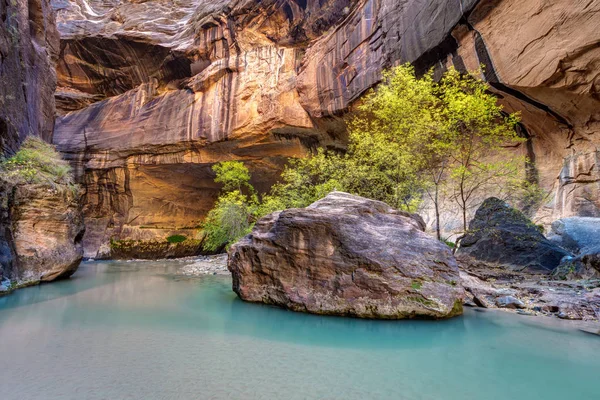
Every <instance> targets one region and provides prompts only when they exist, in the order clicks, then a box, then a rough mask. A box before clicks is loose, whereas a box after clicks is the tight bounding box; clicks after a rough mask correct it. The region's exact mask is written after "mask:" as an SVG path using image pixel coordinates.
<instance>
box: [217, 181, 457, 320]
mask: <svg viewBox="0 0 600 400" xmlns="http://www.w3.org/2000/svg"><path fill="white" fill-rule="evenodd" d="M423 229H424V224H423V221H422V219H421V218H420V217H418V216H414V215H411V214H407V213H403V212H399V211H396V210H394V209H392V208H390V207H389V206H388V205H386V204H385V203H381V202H378V201H373V200H369V199H365V198H362V197H358V196H352V195H349V194H346V193H341V192H333V193H331V194H329V195H328V196H327V197H325V198H324V199H322V200H319V201H317V202H316V203H314V204H312V205H310V206H309V207H307V208H304V209H291V210H286V211H282V212H276V213H274V214H271V215H269V216H267V217H264V218H262V219H261V220H259V221H258V223H257V224H256V226H255V228H254V229H253V231H252V233H251V234H250V235H248V236H246V237H245V238H243V239H242V240H240V241H239V242H238V243H236V244H234V245H233V246H232V247H231V249H230V250H229V263H228V268H229V270H230V271H231V272H232V275H233V290H234V291H235V292H236V293H237V294H238V296H239V297H240V298H241V299H243V300H246V301H251V302H262V303H267V304H275V305H278V306H282V307H286V308H288V309H291V310H294V311H305V312H310V313H315V314H331V315H345V316H353V317H361V318H383V319H403V318H418V317H422V318H448V317H453V316H456V315H459V314H461V313H462V288H461V287H460V284H459V276H458V268H457V265H456V261H455V260H454V257H453V256H452V253H451V252H450V249H449V248H448V247H447V246H446V245H444V244H443V243H441V242H439V241H437V240H435V239H433V238H431V237H430V236H429V235H427V234H426V233H425V232H424V231H423Z"/></svg>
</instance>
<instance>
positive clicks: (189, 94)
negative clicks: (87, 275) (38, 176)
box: [52, 0, 600, 256]
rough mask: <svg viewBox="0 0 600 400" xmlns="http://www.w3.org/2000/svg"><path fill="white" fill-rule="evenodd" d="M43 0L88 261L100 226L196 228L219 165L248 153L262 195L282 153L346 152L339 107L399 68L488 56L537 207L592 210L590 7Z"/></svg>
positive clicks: (593, 8)
mask: <svg viewBox="0 0 600 400" xmlns="http://www.w3.org/2000/svg"><path fill="white" fill-rule="evenodd" d="M52 5H53V7H54V9H55V10H56V12H57V17H56V19H57V25H58V29H59V31H60V33H61V46H60V50H61V51H60V58H59V62H58V67H57V75H58V85H59V88H58V90H57V93H56V99H57V106H58V112H59V114H61V117H59V118H58V120H57V122H56V132H55V138H54V141H55V143H56V144H57V145H58V146H59V149H60V150H61V151H62V152H63V154H64V155H65V156H66V157H67V158H69V159H70V160H71V162H72V163H73V165H74V168H75V171H76V172H77V175H78V179H79V180H80V182H82V183H84V185H85V187H86V188H87V191H86V196H85V202H86V205H85V209H86V224H87V226H88V229H87V233H86V237H85V239H84V243H85V248H86V255H87V256H95V255H97V254H98V252H99V249H100V247H101V246H105V248H106V244H107V243H108V240H109V238H110V237H115V238H122V239H125V238H136V237H137V236H139V235H142V233H141V231H142V230H144V229H147V228H149V227H151V228H154V229H155V231H153V232H163V231H164V232H165V236H167V235H168V234H169V232H171V231H173V230H175V229H180V228H183V227H190V226H194V225H196V224H198V223H199V222H200V221H201V220H202V218H203V216H204V215H205V214H206V212H207V210H208V209H209V208H210V207H211V205H212V203H213V201H214V199H215V198H216V195H217V193H218V187H217V186H216V185H215V184H214V183H213V182H212V179H213V177H214V176H213V174H212V172H211V170H210V166H211V165H212V164H214V163H215V162H218V161H222V160H230V159H237V160H242V161H245V162H246V163H247V164H248V166H249V167H250V168H251V170H252V171H253V172H254V179H255V182H254V183H255V184H256V185H257V186H258V188H259V189H261V190H264V189H266V188H268V186H269V185H270V184H271V183H272V182H273V181H274V179H275V177H276V176H277V174H278V171H279V170H280V169H281V166H282V165H283V163H284V162H285V159H286V158H287V157H290V156H302V155H304V154H306V151H307V149H309V148H311V147H314V146H316V145H323V146H329V147H343V146H344V138H345V126H344V124H343V122H342V117H343V115H344V114H345V113H346V112H347V111H348V110H349V109H350V108H351V107H352V105H353V104H354V103H355V102H356V101H357V100H359V99H360V97H361V95H362V94H364V93H365V91H366V90H368V89H369V88H371V87H373V86H374V85H375V84H377V83H378V82H379V80H380V77H381V71H382V70H383V69H385V68H387V67H390V66H393V65H397V64H400V63H404V62H413V63H414V64H415V65H416V66H417V68H418V70H419V71H425V70H426V69H428V68H430V67H432V66H433V67H435V68H436V72H437V73H441V72H442V71H443V70H444V69H445V68H447V67H449V66H450V65H454V66H455V67H456V68H458V69H460V70H467V69H468V70H474V69H476V68H478V66H479V65H480V64H484V65H485V77H486V79H487V80H488V81H489V82H490V83H491V84H492V86H493V89H494V91H495V92H497V93H498V95H499V98H500V101H501V102H502V103H503V104H504V105H505V107H506V110H507V111H520V112H521V114H522V119H523V122H522V126H521V132H522V133H523V135H525V136H527V137H528V138H529V140H528V142H527V143H526V144H523V145H521V146H520V147H519V148H517V149H516V151H518V152H521V153H523V154H527V155H529V156H530V158H531V159H532V160H533V161H534V168H532V169H531V171H530V177H531V179H537V180H539V182H540V183H541V184H542V186H543V187H544V188H545V189H547V190H549V191H552V193H553V199H554V200H552V201H551V202H549V204H548V205H547V206H546V207H545V208H544V209H543V210H541V211H540V216H542V217H544V218H546V219H547V221H548V222H549V221H550V220H551V219H555V218H558V217H561V216H567V215H586V216H598V215H600V202H599V196H598V192H599V187H598V179H599V178H600V176H599V175H598V168H597V166H596V163H595V162H596V159H597V156H596V147H597V143H598V141H599V139H598V137H600V136H599V134H598V130H600V127H599V122H598V121H600V115H599V113H600V104H599V100H598V79H599V78H598V75H597V71H598V70H599V68H598V67H599V65H598V64H599V63H600V61H599V60H600V54H599V52H600V48H599V46H598V43H599V42H600V30H598V29H597V25H598V24H597V22H598V17H597V15H598V12H599V11H600V4H599V3H598V2H590V1H572V0H569V1H567V0H532V1H528V2H522V1H517V0H498V1H491V0H481V1H477V0H462V1H461V0H358V1H351V0H320V1H317V0H283V1H275V0H262V1H256V0H231V1H226V0H213V1H205V0H181V1H166V0H149V1H143V2H142V1H117V0H103V1H100V0H89V1H85V0H52ZM561 171H562V172H561ZM586 174H587V175H586ZM449 219H450V220H451V219H452V216H450V217H449ZM156 228H158V229H156ZM144 235H146V236H147V232H146V233H144ZM157 235H159V233H157Z"/></svg>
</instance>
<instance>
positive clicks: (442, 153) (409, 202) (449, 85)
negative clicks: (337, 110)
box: [264, 65, 525, 239]
mask: <svg viewBox="0 0 600 400" xmlns="http://www.w3.org/2000/svg"><path fill="white" fill-rule="evenodd" d="M517 122H518V116H517V115H514V114H511V115H505V114H504V113H503V111H502V107H501V106H499V105H498V104H497V98H496V97H495V96H494V95H493V94H492V93H490V92H489V91H488V86H487V84H486V83H485V82H483V81H481V80H478V79H476V78H474V77H473V75H463V74H460V73H458V72H457V71H456V70H454V69H451V70H449V71H448V72H447V73H446V74H445V75H444V76H443V78H442V79H441V80H440V81H439V82H436V81H435V80H434V78H433V74H432V72H430V73H427V74H425V75H424V76H423V77H421V78H417V76H416V74H415V71H414V68H413V67H412V66H410V65H403V66H400V67H397V68H394V69H392V70H390V71H388V72H385V73H384V75H383V81H382V84H381V85H379V86H378V87H377V88H376V89H375V90H372V91H371V92H369V93H368V94H367V95H366V96H365V98H364V101H363V102H362V104H361V105H360V106H359V107H358V112H357V114H356V115H355V116H354V118H353V119H352V120H351V121H350V122H349V143H348V149H347V152H346V153H345V154H339V153H335V152H331V151H324V150H319V151H318V152H316V153H315V154H313V155H312V156H311V157H309V158H307V159H302V160H296V161H293V162H292V163H290V165H289V167H288V168H287V169H286V170H285V171H284V173H283V175H282V183H280V184H278V185H275V186H274V188H273V190H272V191H271V194H270V195H269V196H267V197H266V198H265V199H266V200H268V202H267V204H268V205H269V206H268V207H264V210H265V211H266V210H272V209H275V208H277V207H279V208H287V207H303V206H306V205H307V204H310V202H312V201H315V200H316V199H318V198H319V197H321V196H322V195H324V194H326V193H327V191H329V190H332V189H338V190H344V191H347V192H350V193H354V194H358V195H361V196H365V197H369V198H373V199H377V200H382V201H385V202H386V203H388V204H390V205H392V206H394V207H396V208H399V209H403V210H407V211H415V210H416V209H417V207H418V206H419V204H420V203H421V201H422V199H423V196H426V197H428V198H429V199H430V200H431V202H432V203H433V205H434V209H435V215H436V231H437V235H438V238H439V239H441V226H440V208H441V206H442V203H443V201H442V198H443V199H450V200H452V201H455V202H456V204H457V205H458V206H459V208H460V210H461V214H462V220H463V229H464V230H466V225H467V221H466V220H467V213H468V210H469V209H470V207H472V206H473V205H474V203H475V201H476V200H477V199H480V198H481V195H484V194H485V192H486V191H491V190H492V189H493V190H500V189H501V188H502V187H505V186H508V185H509V184H511V182H514V181H515V180H516V179H517V178H516V177H517V176H518V175H519V171H520V170H521V169H522V167H523V166H524V164H525V160H524V159H523V158H520V157H515V156H514V155H513V153H511V152H510V151H508V150H506V148H505V145H506V144H507V143H510V144H514V143H517V142H519V141H520V140H521V139H520V138H518V136H517V133H516V131H515V129H514V127H515V124H516V123H517Z"/></svg>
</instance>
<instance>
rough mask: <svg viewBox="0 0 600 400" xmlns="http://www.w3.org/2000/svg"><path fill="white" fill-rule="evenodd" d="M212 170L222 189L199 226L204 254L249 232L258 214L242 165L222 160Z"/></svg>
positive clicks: (253, 191)
mask: <svg viewBox="0 0 600 400" xmlns="http://www.w3.org/2000/svg"><path fill="white" fill-rule="evenodd" d="M213 171H214V172H215V173H216V174H217V176H216V178H215V182H218V183H221V184H222V185H223V188H222V191H221V195H220V196H219V199H218V200H217V203H216V204H215V206H214V208H213V209H212V210H210V211H209V213H208V215H207V216H206V219H205V220H204V223H203V224H202V229H203V230H204V234H205V238H204V242H203V245H202V246H203V248H204V250H205V251H218V250H220V249H222V248H223V247H226V246H229V245H230V244H232V243H234V242H236V241H237V240H238V239H240V238H241V237H243V236H245V235H247V234H248V233H250V231H251V230H252V226H253V225H254V222H255V221H256V218H257V212H258V197H257V195H256V193H255V190H254V188H253V187H252V185H251V184H250V172H249V171H248V168H246V166H245V165H244V164H243V163H241V162H239V161H226V162H223V163H219V164H216V165H215V166H213Z"/></svg>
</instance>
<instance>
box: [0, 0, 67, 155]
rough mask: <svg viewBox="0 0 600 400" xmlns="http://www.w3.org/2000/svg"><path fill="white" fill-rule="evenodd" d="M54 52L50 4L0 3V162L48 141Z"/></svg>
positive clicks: (39, 0)
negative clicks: (28, 144) (30, 141)
mask: <svg viewBox="0 0 600 400" xmlns="http://www.w3.org/2000/svg"><path fill="white" fill-rule="evenodd" d="M58 47H59V37H58V32H57V30H56V27H55V25H54V14H53V13H52V9H51V7H50V0H0V156H1V155H8V154H12V153H14V152H15V151H16V150H17V149H18V147H19V145H20V144H21V142H22V141H23V140H24V139H25V137H26V136H27V135H31V134H33V135H37V136H41V137H43V138H44V139H46V140H48V141H49V140H51V139H52V130H53V126H54V91H55V89H56V74H55V72H54V62H55V61H56V56H57V53H58Z"/></svg>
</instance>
